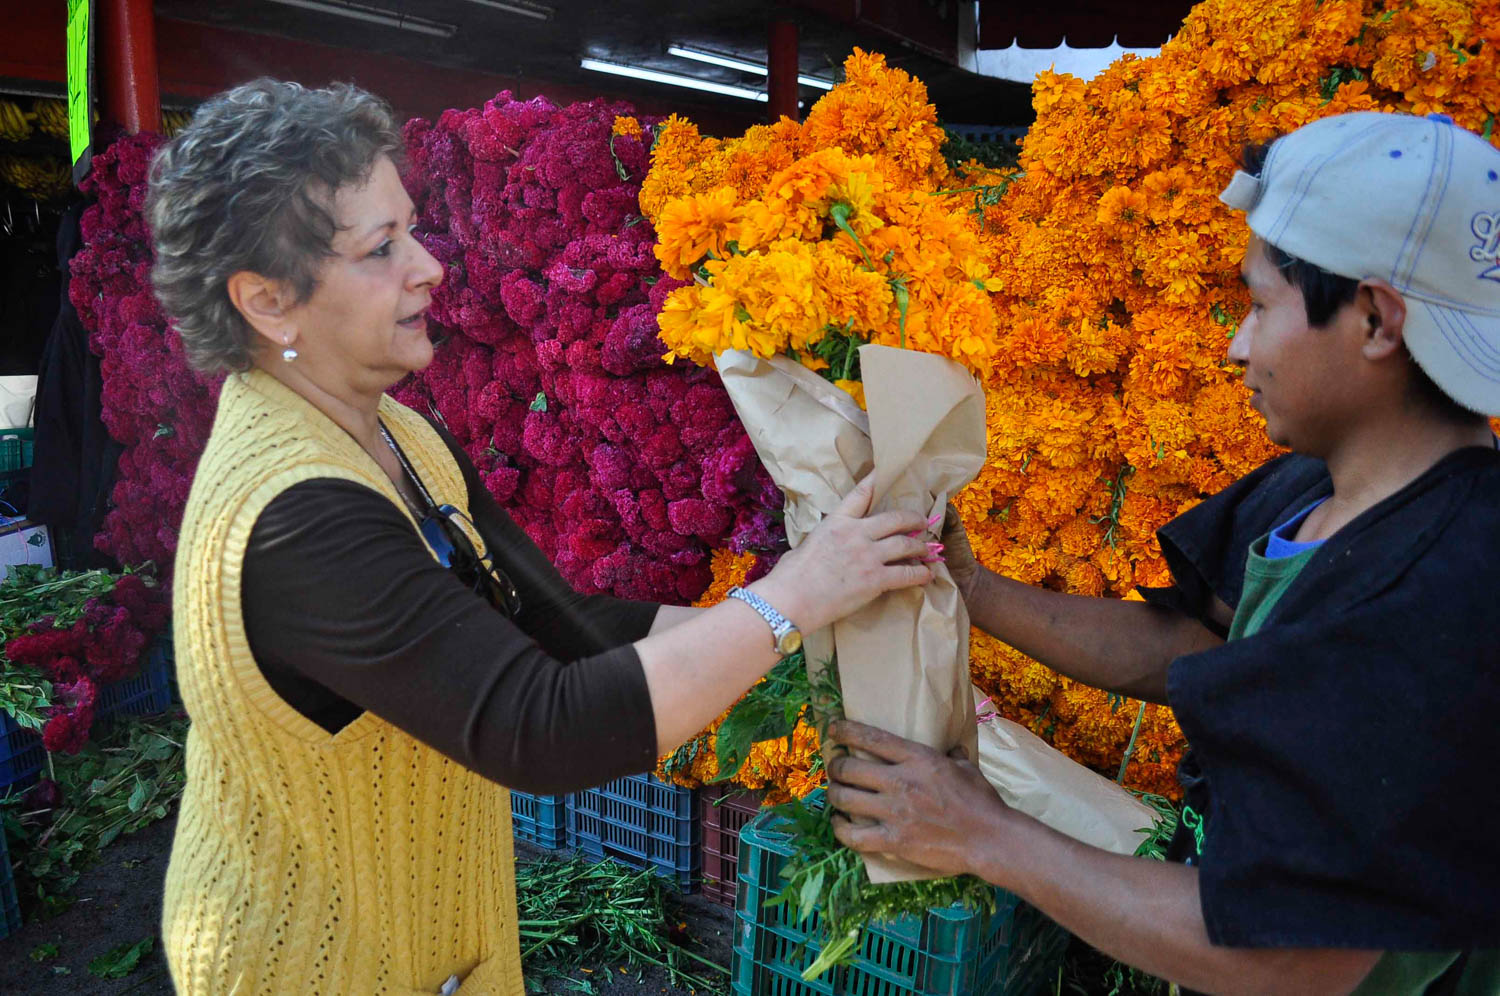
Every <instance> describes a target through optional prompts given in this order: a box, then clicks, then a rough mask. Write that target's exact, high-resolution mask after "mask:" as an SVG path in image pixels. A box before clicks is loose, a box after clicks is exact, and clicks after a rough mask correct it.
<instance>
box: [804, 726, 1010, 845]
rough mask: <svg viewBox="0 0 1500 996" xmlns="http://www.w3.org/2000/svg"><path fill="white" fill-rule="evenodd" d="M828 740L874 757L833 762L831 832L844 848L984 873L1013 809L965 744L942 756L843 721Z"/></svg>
mask: <svg viewBox="0 0 1500 996" xmlns="http://www.w3.org/2000/svg"><path fill="white" fill-rule="evenodd" d="M829 740H830V741H831V742H832V743H834V744H837V745H839V746H841V747H845V748H858V749H859V750H862V751H864V752H865V753H866V754H868V755H870V757H872V758H873V760H866V759H865V758H861V757H855V756H853V755H850V754H847V753H845V754H842V755H840V756H839V757H836V758H834V759H833V760H832V761H830V762H828V805H830V806H831V807H833V808H834V809H835V810H837V814H836V815H835V816H834V817H833V832H834V834H835V835H836V836H837V837H838V839H839V841H840V842H841V843H843V844H844V845H845V846H846V847H849V848H852V849H853V850H856V851H861V852H866V853H871V854H889V855H892V856H894V857H898V858H904V859H906V860H907V861H911V862H913V863H915V864H918V865H921V866H922V867H923V868H930V869H932V870H933V871H935V872H938V873H940V874H943V875H975V874H979V875H982V874H984V870H987V869H986V868H985V866H986V865H987V864H989V865H992V864H993V863H994V859H995V855H994V853H993V851H994V848H993V847H992V842H993V841H995V840H996V839H997V837H999V836H1000V835H1003V834H1004V833H1005V830H1006V824H1007V821H1008V820H1009V819H1010V818H1011V817H1012V816H1013V815H1014V811H1013V810H1012V809H1011V808H1010V807H1009V806H1007V805H1006V804H1005V803H1004V802H1003V801H1001V799H1000V796H999V795H998V794H997V793H996V792H995V790H994V789H993V788H992V787H991V786H990V783H989V782H987V781H985V778H984V775H982V774H980V772H979V768H978V766H976V765H975V764H974V763H973V762H972V761H970V760H969V759H968V758H967V757H965V756H964V754H963V750H962V748H959V749H956V750H955V751H954V752H953V754H951V755H945V754H940V753H939V752H937V751H935V750H933V749H932V748H931V747H926V746H923V745H922V744H919V743H915V742H913V741H910V740H905V739H902V738H901V737H898V736H896V735H895V734H892V733H885V732H883V731H881V730H877V729H875V728H874V727H873V726H866V725H864V724H863V723H856V722H853V721H851V720H840V721H839V722H837V723H835V724H834V725H833V727H832V729H830V730H829Z"/></svg>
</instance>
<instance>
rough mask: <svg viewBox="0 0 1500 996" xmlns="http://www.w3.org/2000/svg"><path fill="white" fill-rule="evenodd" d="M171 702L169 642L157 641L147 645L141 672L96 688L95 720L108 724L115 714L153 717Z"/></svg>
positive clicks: (170, 650)
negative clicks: (97, 690) (97, 694)
mask: <svg viewBox="0 0 1500 996" xmlns="http://www.w3.org/2000/svg"><path fill="white" fill-rule="evenodd" d="M171 705H172V643H171V641H170V640H156V641H154V642H153V643H152V644H151V646H149V647H148V648H146V656H145V658H144V659H143V660H142V661H141V671H140V673H139V674H137V675H136V676H135V677H134V678H126V679H125V680H124V681H117V682H115V683H114V684H113V685H105V686H104V687H103V688H101V689H99V698H98V701H97V702H96V703H95V705H94V721H95V722H102V723H108V722H110V721H112V720H114V719H115V718H116V717H117V716H152V715H155V714H156V713H159V712H166V711H167V709H168V708H170V707H171Z"/></svg>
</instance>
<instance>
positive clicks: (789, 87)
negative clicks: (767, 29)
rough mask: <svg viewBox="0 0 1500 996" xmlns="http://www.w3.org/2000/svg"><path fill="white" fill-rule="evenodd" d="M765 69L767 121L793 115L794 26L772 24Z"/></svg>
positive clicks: (794, 76) (794, 115) (794, 101)
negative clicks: (766, 75)
mask: <svg viewBox="0 0 1500 996" xmlns="http://www.w3.org/2000/svg"><path fill="white" fill-rule="evenodd" d="M767 56H768V58H767V60H766V63H767V65H766V68H767V71H768V73H769V77H768V79H767V86H766V97H767V98H768V103H769V104H770V114H771V120H772V121H773V122H775V121H779V120H781V118H782V117H783V116H785V117H789V118H791V119H792V120H793V121H796V120H797V119H798V115H797V22H796V21H779V20H778V21H772V22H771V39H770V44H769V46H768V52H767Z"/></svg>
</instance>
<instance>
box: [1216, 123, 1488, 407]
mask: <svg viewBox="0 0 1500 996" xmlns="http://www.w3.org/2000/svg"><path fill="white" fill-rule="evenodd" d="M1271 144H1272V143H1271V142H1265V143H1263V144H1260V145H1247V146H1245V151H1244V155H1243V157H1242V163H1243V166H1242V167H1241V168H1242V169H1244V171H1245V172H1246V173H1249V174H1250V175H1251V176H1260V171H1261V170H1262V169H1263V168H1264V167H1265V164H1266V156H1267V155H1268V154H1269V153H1270V151H1271ZM1262 244H1263V245H1264V246H1265V251H1266V257H1267V258H1268V259H1269V260H1270V261H1271V265H1272V266H1274V267H1276V269H1278V270H1280V271H1281V272H1282V274H1283V275H1284V276H1285V277H1286V279H1287V283H1289V284H1291V285H1292V286H1293V287H1296V288H1297V289H1298V290H1299V291H1301V292H1302V303H1303V305H1304V306H1305V307H1306V309H1307V323H1308V324H1309V325H1311V326H1312V327H1313V328H1322V327H1323V326H1325V325H1327V324H1328V323H1329V322H1330V321H1332V320H1333V316H1334V315H1336V314H1338V312H1339V309H1340V308H1342V307H1343V306H1344V305H1346V304H1352V303H1353V302H1354V299H1355V297H1356V296H1357V295H1358V294H1359V281H1358V280H1355V279H1353V278H1352V277H1344V276H1340V275H1339V274H1337V273H1330V272H1328V271H1327V270H1325V269H1323V268H1322V267H1321V266H1318V265H1317V264H1316V263H1309V262H1308V261H1307V260H1305V259H1300V258H1298V257H1296V256H1293V255H1292V254H1291V253H1289V252H1287V251H1285V250H1284V249H1281V248H1280V247H1278V246H1274V245H1272V244H1271V243H1269V242H1263V243H1262ZM1401 348H1402V349H1406V345H1405V343H1403V344H1402V347H1401ZM1406 359H1407V362H1408V363H1409V364H1410V366H1411V377H1410V379H1409V380H1408V381H1407V387H1408V390H1410V391H1411V395H1412V397H1413V398H1414V399H1415V400H1417V401H1418V402H1420V403H1421V404H1423V405H1426V406H1427V407H1428V408H1430V409H1432V411H1433V412H1434V413H1436V414H1437V415H1438V416H1440V417H1441V418H1443V419H1444V420H1446V421H1450V422H1457V423H1460V424H1467V423H1470V422H1475V421H1480V422H1482V421H1485V417H1484V416H1483V415H1480V414H1477V413H1475V412H1472V411H1470V410H1469V409H1467V408H1465V407H1464V406H1463V405H1460V404H1459V403H1458V402H1456V401H1454V400H1453V399H1452V398H1450V397H1448V395H1447V394H1446V393H1444V391H1443V389H1442V388H1441V387H1438V386H1437V384H1436V383H1434V382H1433V379H1432V378H1431V377H1429V376H1427V371H1426V370H1423V369H1422V365H1421V364H1420V363H1418V362H1417V361H1416V359H1414V358H1413V357H1412V355H1411V351H1410V350H1406Z"/></svg>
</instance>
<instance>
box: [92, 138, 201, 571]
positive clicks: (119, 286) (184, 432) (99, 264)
mask: <svg viewBox="0 0 1500 996" xmlns="http://www.w3.org/2000/svg"><path fill="white" fill-rule="evenodd" d="M162 141H163V139H162V138H161V136H159V135H152V134H140V135H129V136H126V137H124V138H121V139H119V140H118V141H116V142H115V143H114V144H112V145H111V146H110V147H109V148H108V149H106V150H105V151H104V152H102V153H101V154H99V155H98V156H95V157H94V166H93V171H92V172H91V173H90V174H89V176H88V178H87V179H86V180H85V181H84V183H83V190H84V192H85V193H87V194H92V195H93V196H94V197H95V198H96V200H95V202H94V203H93V204H92V205H90V206H89V208H88V209H87V210H86V211H84V213H83V218H82V221H81V227H82V232H83V248H81V249H80V250H79V251H78V253H77V255H75V256H74V257H73V261H72V265H71V271H72V280H71V283H70V284H69V287H68V294H69V297H70V298H71V300H72V302H73V306H74V307H75V308H77V309H78V317H79V318H80V319H81V320H82V322H83V327H84V328H85V329H87V330H88V332H89V348H90V349H91V350H93V352H94V353H95V354H96V355H98V357H99V363H100V368H101V372H102V374H103V381H104V389H103V396H102V399H101V400H102V406H103V417H104V424H105V426H106V427H107V428H108V429H109V434H110V436H111V437H112V438H113V439H114V440H115V441H116V442H118V443H120V444H121V445H122V446H123V447H124V451H123V452H122V453H121V455H120V461H119V466H118V470H117V474H116V477H115V483H114V489H113V491H112V492H111V504H112V507H111V509H110V511H109V513H108V515H107V516H106V517H105V520H104V527H103V530H102V531H101V532H100V533H99V534H98V536H96V537H95V545H96V546H98V547H99V549H101V550H103V551H104V552H105V553H108V554H109V555H110V556H112V557H114V558H115V559H116V560H118V561H119V562H121V563H122V564H140V563H144V562H147V561H151V562H155V563H156V565H157V567H158V571H159V573H160V576H162V577H163V578H164V579H165V578H167V577H170V574H171V570H172V556H173V553H174V552H175V551H176V549H177V530H178V527H179V526H180V525H181V523H182V510H183V508H184V506H186V504H187V496H188V488H189V487H190V486H191V484H192V479H193V471H194V469H195V468H196V467H197V465H198V457H199V456H200V455H202V453H203V445H204V443H205V442H206V441H207V439H208V433H209V430H210V429H211V428H212V426H213V418H214V406H215V403H216V401H217V398H218V384H217V382H213V381H209V380H206V379H204V378H202V377H200V376H198V375H197V374H195V373H193V371H192V370H190V369H189V368H188V365H187V361H186V359H185V358H184V357H183V353H182V342H181V340H180V339H179V338H178V337H177V335H176V334H175V333H173V332H172V331H171V330H170V328H169V326H168V323H167V319H166V316H165V315H163V314H162V311H161V307H160V305H158V304H157V302H156V297H155V295H154V294H153V293H152V291H151V261H152V253H151V237H150V232H149V231H148V229H147V227H146V219H145V210H144V208H145V200H146V175H147V170H148V168H149V166H150V163H151V155H152V153H153V152H155V151H156V148H157V146H158V145H160V144H161V142H162Z"/></svg>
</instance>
